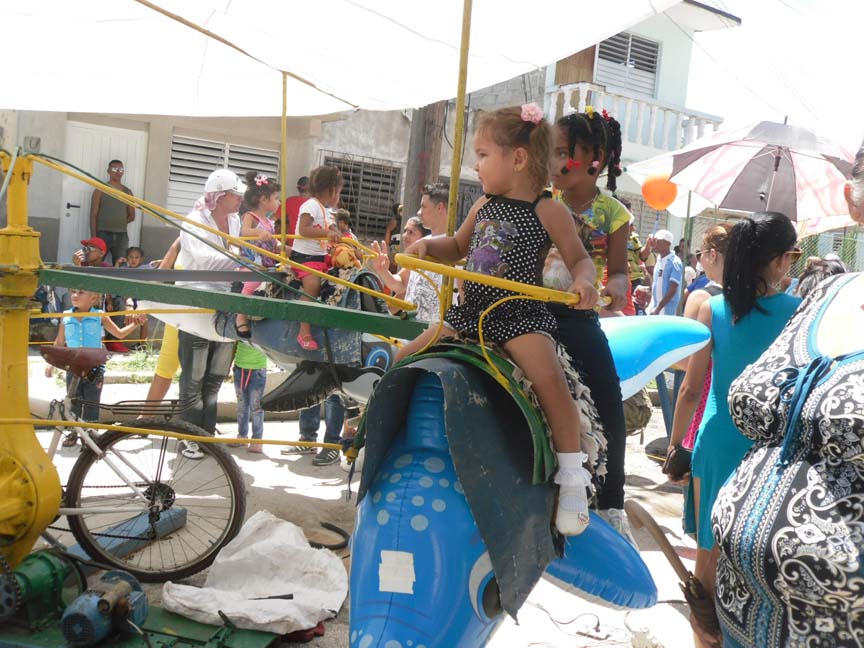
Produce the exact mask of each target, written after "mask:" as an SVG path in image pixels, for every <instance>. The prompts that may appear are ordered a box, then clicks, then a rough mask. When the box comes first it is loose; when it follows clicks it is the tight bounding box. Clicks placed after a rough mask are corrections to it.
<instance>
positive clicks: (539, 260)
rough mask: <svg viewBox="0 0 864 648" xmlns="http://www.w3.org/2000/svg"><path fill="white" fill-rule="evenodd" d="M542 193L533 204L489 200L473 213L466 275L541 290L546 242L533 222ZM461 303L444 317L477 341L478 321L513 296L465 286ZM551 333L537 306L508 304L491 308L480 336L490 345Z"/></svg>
mask: <svg viewBox="0 0 864 648" xmlns="http://www.w3.org/2000/svg"><path fill="white" fill-rule="evenodd" d="M547 197H549V194H548V193H544V194H543V195H541V196H540V197H538V198H537V200H535V201H534V202H533V203H531V202H526V201H522V200H513V199H510V198H502V197H500V196H493V197H492V198H491V199H490V200H489V202H487V203H486V204H485V205H483V207H481V208H480V210H479V211H478V212H477V222H476V224H475V225H474V233H473V234H472V236H471V247H470V249H469V251H468V263H467V264H466V266H465V269H466V270H470V271H471V272H477V273H479V274H484V275H491V276H493V277H501V278H503V279H509V280H510V281H519V282H521V283H526V284H532V285H535V286H542V285H543V280H542V274H541V273H542V270H543V261H544V259H545V257H546V253H547V252H548V250H549V246H550V245H551V241H550V239H549V234H548V233H547V232H546V229H545V228H544V227H543V225H542V223H541V222H540V219H539V218H538V217H537V213H536V212H535V207H536V206H537V203H538V202H540V200H541V199H543V198H547ZM462 290H463V300H462V304H460V305H459V306H453V307H451V308H450V309H449V310H448V311H447V314H446V315H445V318H444V319H445V321H446V322H447V325H448V326H450V328H452V329H454V330H456V331H457V332H459V333H460V334H461V335H463V336H464V337H468V338H474V339H477V338H478V330H477V326H478V322H479V321H480V315H481V314H482V313H483V311H484V310H486V309H487V308H488V307H489V306H491V305H492V304H494V303H495V302H496V301H498V300H499V299H501V298H503V297H508V296H510V295H514V294H516V293H513V292H511V291H508V290H502V289H501V288H494V287H492V286H487V285H485V284H479V283H475V282H473V281H466V282H465V283H464V285H463V288H462ZM556 331H557V327H556V325H555V317H554V316H553V315H552V314H551V313H550V312H549V310H548V309H547V308H546V305H545V304H544V303H543V302H539V301H532V300H527V299H526V300H513V301H509V302H505V303H503V304H501V305H500V306H497V307H496V308H495V309H494V310H492V311H491V312H490V313H488V314H487V315H486V317H485V318H484V319H483V335H484V337H485V338H486V339H487V340H490V341H492V342H495V343H496V344H504V343H505V342H507V341H508V340H512V339H513V338H516V337H519V336H520V335H525V334H526V333H548V334H549V335H552V336H554V335H555V333H556Z"/></svg>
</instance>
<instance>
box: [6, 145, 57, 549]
mask: <svg viewBox="0 0 864 648" xmlns="http://www.w3.org/2000/svg"><path fill="white" fill-rule="evenodd" d="M0 164H2V167H3V173H4V176H5V175H6V174H11V175H10V177H9V178H8V181H9V184H8V189H7V192H8V194H7V195H8V202H7V205H8V210H7V213H8V225H7V226H6V227H4V228H3V229H0V259H2V260H3V262H4V264H7V265H6V268H8V269H7V270H6V271H5V272H4V274H2V276H0V403H2V404H3V410H4V412H5V414H6V415H7V416H8V417H9V418H12V419H17V420H19V421H21V422H18V423H9V424H8V425H2V426H0V552H2V554H3V555H4V556H5V557H6V559H7V560H8V561H9V563H10V564H12V565H13V566H14V565H16V564H17V563H19V562H20V561H21V560H23V559H24V557H25V556H26V555H27V554H28V553H29V552H30V549H31V548H32V547H33V544H34V543H35V542H36V540H37V538H38V537H39V534H40V533H42V531H43V530H44V529H45V528H46V527H47V526H48V525H49V524H50V523H51V520H53V519H54V517H55V516H56V514H57V510H58V509H59V507H60V497H61V489H60V477H59V475H58V474H57V469H56V468H55V467H54V464H53V463H52V462H51V460H50V459H49V458H48V455H47V454H46V453H45V451H44V450H43V449H42V446H41V445H40V444H39V441H38V439H37V438H36V433H35V430H34V428H33V423H32V422H30V397H29V391H28V386H27V382H28V379H29V365H28V358H27V349H28V345H27V342H28V338H29V330H30V326H29V317H30V308H31V304H30V297H31V296H32V295H33V293H35V292H36V288H37V286H38V274H37V271H38V270H39V267H40V266H41V265H42V261H41V259H40V257H39V232H37V231H35V230H33V229H32V228H30V227H29V226H28V225H27V187H28V185H29V183H30V178H31V177H32V173H33V165H32V162H31V161H30V160H29V159H27V158H26V157H25V158H21V157H19V158H17V159H16V160H15V164H14V166H13V165H12V158H11V157H10V156H9V155H6V154H5V153H0Z"/></svg>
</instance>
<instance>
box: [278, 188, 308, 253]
mask: <svg viewBox="0 0 864 648" xmlns="http://www.w3.org/2000/svg"><path fill="white" fill-rule="evenodd" d="M307 200H309V196H291V197H289V198H286V199H285V218H286V219H287V220H288V231H287V232H285V233H286V234H294V232H295V230H296V229H297V219H298V218H299V217H300V207H301V206H302V205H303V203H304V202H306V201H307ZM281 226H282V208H281V207H280V208H279V210H278V211H277V212H276V231H277V232H279V231H280V230H279V228H280V227H281ZM289 243H290V241H289Z"/></svg>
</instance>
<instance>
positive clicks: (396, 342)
mask: <svg viewBox="0 0 864 648" xmlns="http://www.w3.org/2000/svg"><path fill="white" fill-rule="evenodd" d="M369 335H371V336H372V337H376V338H378V339H379V340H381V341H382V342H387V343H388V344H391V345H393V346H395V347H396V348H397V349H401V348H402V347H403V346H404V344H403V342H402V340H397V339H396V338H392V337H387V336H386V335H378V334H377V333H369Z"/></svg>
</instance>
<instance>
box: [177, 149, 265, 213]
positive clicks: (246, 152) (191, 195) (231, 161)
mask: <svg viewBox="0 0 864 648" xmlns="http://www.w3.org/2000/svg"><path fill="white" fill-rule="evenodd" d="M221 168H228V169H231V171H233V172H234V173H236V174H237V175H239V176H240V177H241V178H242V177H243V175H245V174H246V172H247V171H257V172H258V173H263V174H264V175H267V176H269V177H272V178H278V176H279V151H275V150H270V149H259V148H253V147H250V146H241V145H239V144H228V143H225V142H217V141H213V140H204V139H197V138H193V137H184V136H182V135H175V136H174V138H173V139H172V141H171V169H170V173H169V176H168V199H167V200H166V205H165V206H166V207H167V208H168V209H170V210H171V211H174V212H177V213H178V214H182V215H184V216H185V215H186V214H188V213H189V212H190V211H191V210H192V206H193V205H194V204H195V201H196V200H197V199H198V198H200V197H201V195H202V194H203V192H204V182H205V181H206V180H207V177H208V176H209V175H210V174H211V173H212V172H213V171H215V170H216V169H221Z"/></svg>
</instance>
